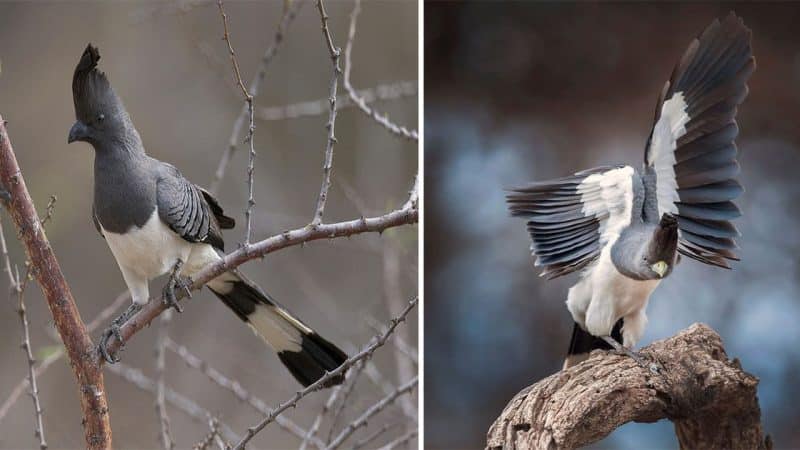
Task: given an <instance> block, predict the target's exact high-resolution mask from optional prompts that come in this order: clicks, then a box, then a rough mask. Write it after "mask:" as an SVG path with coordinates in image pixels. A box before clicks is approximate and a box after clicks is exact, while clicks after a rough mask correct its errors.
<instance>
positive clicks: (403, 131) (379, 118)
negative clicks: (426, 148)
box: [342, 0, 419, 141]
mask: <svg viewBox="0 0 800 450" xmlns="http://www.w3.org/2000/svg"><path fill="white" fill-rule="evenodd" d="M360 12H361V0H356V1H355V5H354V6H353V12H351V13H350V31H349V33H348V35H347V44H346V45H345V47H344V76H343V77H342V84H343V85H344V89H345V90H346V91H347V94H348V95H349V96H350V99H351V100H352V101H353V102H354V103H355V104H356V106H358V108H359V109H360V110H361V111H363V112H364V114H366V115H368V116H370V117H372V119H373V120H375V121H376V122H378V123H379V124H380V125H382V126H383V127H384V128H386V129H387V130H389V132H391V133H392V134H395V135H397V136H401V137H403V138H406V139H409V140H411V141H418V140H419V136H418V135H417V131H416V130H409V129H408V128H406V127H403V126H399V125H396V124H394V123H392V122H391V121H390V120H389V118H388V117H387V116H385V115H381V114H380V113H379V112H378V111H376V110H374V109H372V108H370V107H369V106H368V105H367V102H366V100H365V99H364V98H363V97H361V96H359V95H358V92H357V91H356V89H355V88H353V86H352V85H351V84H350V69H351V68H352V67H353V65H352V63H351V59H350V55H351V53H352V51H353V40H354V39H355V37H356V22H357V21H358V14H359V13H360Z"/></svg>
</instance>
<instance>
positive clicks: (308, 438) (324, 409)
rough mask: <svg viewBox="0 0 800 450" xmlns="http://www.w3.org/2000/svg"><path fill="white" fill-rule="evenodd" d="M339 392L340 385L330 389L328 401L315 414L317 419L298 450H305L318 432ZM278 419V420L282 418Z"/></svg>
mask: <svg viewBox="0 0 800 450" xmlns="http://www.w3.org/2000/svg"><path fill="white" fill-rule="evenodd" d="M340 392H342V385H337V386H335V387H334V388H333V389H331V395H330V396H328V400H327V401H326V402H325V405H323V406H322V409H321V410H320V411H319V414H317V417H315V418H314V421H313V422H312V423H311V428H309V429H308V433H307V434H306V436H305V438H303V442H301V443H300V450H306V447H308V444H309V442H311V440H312V439H313V438H314V435H315V434H316V433H317V431H318V430H319V427H320V425H322V420H323V419H324V418H325V415H326V414H327V413H328V412H329V411H330V410H331V408H333V405H334V404H335V403H336V399H338V398H339V393H340ZM278 417H279V418H280V417H283V416H278ZM320 443H321V442H320ZM320 448H324V445H322V446H320Z"/></svg>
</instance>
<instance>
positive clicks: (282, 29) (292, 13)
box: [209, 0, 304, 194]
mask: <svg viewBox="0 0 800 450" xmlns="http://www.w3.org/2000/svg"><path fill="white" fill-rule="evenodd" d="M303 5H304V0H295V1H293V2H292V6H291V7H290V8H289V9H287V10H286V11H285V12H284V13H283V17H281V21H280V23H279V24H278V30H277V31H275V37H274V38H273V40H272V44H270V46H269V47H267V50H266V51H265V52H264V56H262V57H261V66H260V67H259V69H258V73H256V76H255V77H253V79H252V80H251V81H250V89H249V90H248V93H249V94H250V96H251V97H253V98H255V97H257V96H258V91H259V89H260V87H261V82H262V81H263V80H264V76H265V75H266V74H267V67H269V64H270V62H271V61H272V58H274V57H275V55H276V54H277V53H278V49H279V48H280V46H281V44H282V43H283V40H284V36H285V34H286V30H287V29H288V27H289V25H290V24H291V23H292V21H294V18H295V17H296V16H297V13H298V11H300V8H302V7H303ZM249 112H250V108H249V103H248V102H247V101H245V102H244V104H243V105H242V109H241V111H240V112H239V116H238V117H237V119H236V121H235V122H234V124H233V130H232V131H231V136H230V138H229V139H228V147H227V148H226V149H225V151H224V152H223V153H222V157H221V158H220V160H219V164H218V165H217V170H216V172H214V179H213V180H212V181H211V185H210V189H209V191H210V192H211V193H212V194H217V193H218V192H219V187H220V183H221V182H222V179H223V178H224V177H225V171H226V170H227V168H228V163H230V160H231V157H232V156H233V152H235V151H236V147H237V146H238V145H239V135H240V134H241V132H242V127H244V123H245V120H247V118H248V115H249Z"/></svg>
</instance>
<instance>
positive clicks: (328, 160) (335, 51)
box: [311, 0, 342, 227]
mask: <svg viewBox="0 0 800 450" xmlns="http://www.w3.org/2000/svg"><path fill="white" fill-rule="evenodd" d="M317 9H318V10H319V17H320V21H321V22H322V34H323V36H324V37H325V42H326V43H327V44H328V53H330V55H331V63H332V65H333V75H332V76H331V87H330V94H329V96H328V102H330V110H329V111H330V112H329V114H328V123H327V124H326V125H325V128H326V129H327V130H328V140H327V141H326V142H325V160H324V163H323V165H322V187H320V190H319V198H318V199H317V209H316V210H315V211H314V218H313V220H312V221H311V226H312V227H315V226H317V225H319V224H321V223H322V215H323V214H324V213H325V203H326V202H327V200H328V190H329V189H330V187H331V171H332V170H333V146H334V145H335V144H336V135H335V133H334V129H335V128H336V89H337V87H338V86H339V75H341V73H342V69H341V68H339V54H340V53H341V50H339V48H338V47H336V46H335V45H334V44H333V37H332V36H331V31H330V29H329V28H328V14H327V13H326V12H325V5H324V4H323V3H322V0H317Z"/></svg>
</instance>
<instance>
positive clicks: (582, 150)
mask: <svg viewBox="0 0 800 450" xmlns="http://www.w3.org/2000/svg"><path fill="white" fill-rule="evenodd" d="M730 10H734V11H736V12H737V13H738V14H739V15H740V16H741V17H742V18H743V19H744V23H745V24H746V25H748V26H749V27H750V28H752V30H753V49H754V51H753V52H754V54H755V56H756V59H757V64H758V69H757V70H756V72H755V74H754V75H753V77H752V79H751V81H750V84H749V85H750V96H749V97H748V98H747V100H746V101H745V102H744V104H743V105H742V107H741V108H740V111H739V115H738V120H739V127H740V129H741V132H740V135H739V138H738V140H737V144H738V146H739V150H740V158H739V161H740V163H741V166H742V174H741V175H740V180H741V181H742V183H743V184H744V186H745V189H746V192H745V194H744V195H743V196H742V197H741V198H740V199H739V201H738V204H739V206H740V207H741V209H742V211H743V213H744V216H743V217H742V218H741V219H739V220H738V222H737V225H738V227H739V229H740V231H741V232H742V235H743V237H742V238H741V240H740V245H741V247H742V248H741V251H740V256H741V258H742V261H741V262H740V263H738V264H736V265H735V267H734V270H733V271H730V272H729V271H723V270H719V269H715V268H711V267H707V266H703V265H701V264H699V263H696V262H694V261H689V260H686V259H684V262H683V263H682V264H680V265H679V266H678V267H677V268H676V269H675V271H674V272H673V274H672V275H671V277H670V278H669V279H668V280H667V281H666V282H664V283H662V285H661V286H660V287H659V288H658V289H657V290H656V291H655V293H654V294H653V296H652V298H651V301H650V306H649V308H648V316H649V318H650V323H649V325H648V327H647V331H646V335H645V336H644V338H643V339H642V342H641V343H640V344H641V345H646V344H648V343H650V342H652V341H653V340H655V339H660V338H664V337H667V336H671V335H673V334H674V333H675V332H677V331H678V330H680V329H682V328H685V327H686V326H688V325H690V324H691V323H693V322H705V323H708V324H710V325H711V326H713V327H714V328H715V329H716V330H718V331H719V332H720V334H721V335H722V337H723V339H724V341H725V344H726V347H727V350H728V353H729V355H730V356H731V357H739V358H740V359H741V361H742V366H743V367H744V368H745V369H746V370H748V371H750V372H752V373H753V374H755V375H756V376H758V377H759V378H760V380H761V383H760V385H759V398H760V402H761V408H762V414H763V416H762V417H763V421H764V425H765V431H766V432H767V433H770V434H771V435H772V437H773V439H774V442H775V448H780V449H788V448H800V433H799V432H798V430H797V424H798V423H800V412H799V410H798V409H797V402H798V400H800V388H798V384H797V379H798V376H800V351H799V350H798V346H797V342H798V341H800V325H798V318H800V300H799V298H800V277H798V275H800V264H799V263H800V259H799V258H798V254H800V232H798V230H799V229H800V206H798V198H800V182H798V177H797V168H798V166H800V33H798V28H797V24H798V23H800V4H798V3H790V2H784V3H758V4H755V3H747V4H718V3H709V2H705V3H672V2H670V3H658V4H657V3H613V4H611V3H588V2H581V3H570V4H563V3H533V2H530V3H529V2H516V3H489V2H471V3H460V4H456V3H443V2H428V3H426V5H425V134H426V136H425V174H426V180H425V181H426V187H427V189H426V192H425V193H426V203H425V206H426V214H425V221H426V223H425V227H426V228H425V232H426V233H425V238H426V239H425V267H426V277H425V316H426V317H425V324H426V326H425V343H426V345H425V353H426V365H425V387H426V390H425V410H426V411H425V417H426V426H425V430H426V447H428V448H458V449H462V448H482V447H483V445H484V443H485V433H486V430H487V429H488V427H489V425H490V424H491V422H492V421H493V420H494V419H495V418H496V417H497V416H498V414H499V413H500V411H501V410H502V408H503V407H504V406H505V405H506V403H507V402H508V401H509V400H510V399H511V397H512V396H513V395H514V394H515V393H517V392H518V391H519V390H520V389H522V388H524V387H525V386H528V385H530V384H532V383H533V382H535V381H537V380H539V379H541V378H543V377H545V376H547V375H550V374H552V373H554V372H556V371H558V370H559V369H560V367H561V364H562V361H563V357H564V353H565V352H566V350H567V346H568V342H569V337H570V334H569V333H570V330H571V328H572V320H571V318H570V316H569V313H568V312H567V309H566V308H565V306H564V300H565V299H566V294H567V289H568V288H569V286H571V285H572V284H574V282H575V277H574V276H573V277H564V278H560V279H558V280H555V281H550V282H548V281H546V280H544V279H541V278H539V277H538V276H537V274H538V272H539V270H538V269H534V268H533V264H532V259H531V257H530V254H529V251H528V247H529V238H528V236H527V234H526V231H525V223H524V221H523V220H519V219H512V218H510V217H509V215H508V213H507V210H506V206H505V202H504V198H503V190H502V189H503V188H504V187H507V186H514V185H519V184H522V183H525V182H527V181H532V180H545V179H551V178H556V177H560V176H564V175H567V174H570V173H574V172H576V171H579V170H582V169H588V168H591V167H595V166H599V165H605V164H616V163H626V164H631V165H635V166H636V165H638V164H641V161H642V159H643V148H644V144H645V141H646V139H647V136H648V134H649V132H650V127H651V125H652V119H653V111H654V108H655V102H656V98H657V96H658V93H659V92H660V90H661V88H662V86H663V84H664V82H665V81H666V80H667V78H668V77H669V74H670V73H671V71H672V68H673V65H674V64H675V62H676V61H677V60H678V58H679V57H680V56H681V55H682V54H683V52H684V50H685V49H686V47H687V45H688V44H689V42H690V41H691V39H692V38H693V37H695V36H696V35H698V34H699V33H700V32H701V31H702V30H703V29H705V27H706V26H708V24H709V23H711V21H712V20H713V19H714V18H715V17H723V16H724V15H726V14H727V13H728V12H729V11H730ZM676 447H677V442H676V440H675V438H674V436H673V430H672V427H671V424H670V423H669V422H665V421H662V422H659V423H657V424H652V425H651V424H632V425H627V426H625V427H623V428H622V429H620V430H618V431H617V432H615V433H614V434H612V435H611V436H610V437H609V438H607V439H606V440H604V441H602V442H600V443H598V444H596V445H595V448H613V449H665V448H676Z"/></svg>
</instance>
